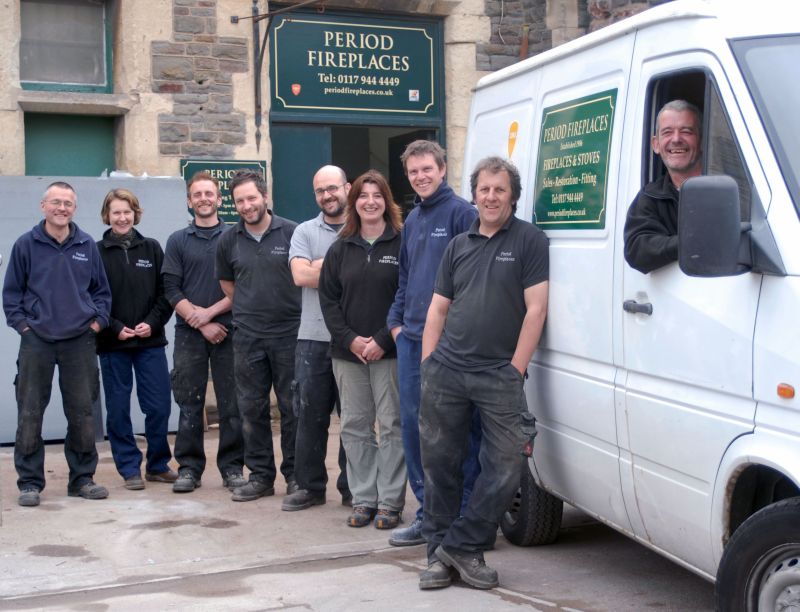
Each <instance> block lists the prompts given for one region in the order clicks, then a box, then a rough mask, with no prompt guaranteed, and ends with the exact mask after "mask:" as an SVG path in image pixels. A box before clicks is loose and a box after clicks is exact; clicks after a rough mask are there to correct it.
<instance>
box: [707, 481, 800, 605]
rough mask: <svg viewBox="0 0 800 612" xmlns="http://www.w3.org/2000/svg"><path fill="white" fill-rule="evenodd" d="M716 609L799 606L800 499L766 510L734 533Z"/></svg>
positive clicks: (721, 566)
mask: <svg viewBox="0 0 800 612" xmlns="http://www.w3.org/2000/svg"><path fill="white" fill-rule="evenodd" d="M715 597H716V608H717V610H725V612H757V611H758V610H796V609H798V608H800V497H791V498H789V499H784V500H782V501H779V502H776V503H774V504H771V505H769V506H767V507H766V508H762V509H761V510H759V511H758V512H756V513H755V514H753V515H752V516H751V517H750V518H748V519H747V520H746V521H745V522H744V523H742V524H741V526H740V527H739V528H738V529H737V530H736V531H735V532H734V534H733V537H732V538H731V539H730V541H729V542H728V545H727V546H726V547H725V552H724V553H723V555H722V560H721V561H720V564H719V569H718V570H717V584H716V588H715Z"/></svg>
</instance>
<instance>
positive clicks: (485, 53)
mask: <svg viewBox="0 0 800 612" xmlns="http://www.w3.org/2000/svg"><path fill="white" fill-rule="evenodd" d="M669 1H670V0H641V1H635V0H485V11H486V15H487V16H488V17H489V18H490V20H491V38H490V40H489V41H488V42H486V43H478V45H477V48H476V64H477V67H478V69H479V70H498V69H500V68H504V67H506V66H510V65H511V64H513V63H515V62H517V61H519V60H520V59H525V58H527V57H531V56H534V55H537V54H538V53H541V52H542V51H547V50H548V49H551V48H553V47H556V46H558V45H560V44H562V43H565V42H567V41H569V40H572V39H574V38H577V37H579V36H582V35H584V34H586V33H587V32H592V31H594V30H598V29H600V28H602V27H604V26H606V25H608V24H610V23H614V22H616V21H619V20H621V19H625V18H626V17H630V16H631V15H634V14H636V13H640V12H641V11H643V10H645V9H647V8H649V7H651V6H655V5H657V4H663V3H664V2H669Z"/></svg>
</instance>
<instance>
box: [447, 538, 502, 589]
mask: <svg viewBox="0 0 800 612" xmlns="http://www.w3.org/2000/svg"><path fill="white" fill-rule="evenodd" d="M436 556H437V557H439V559H441V560H442V563H444V564H445V565H446V566H448V567H452V568H453V569H455V570H457V571H458V575H459V576H461V580H463V581H464V582H466V583H467V584H468V585H470V586H474V587H475V588H476V589H493V588H494V587H496V586H497V585H498V584H499V583H498V581H497V572H496V571H494V570H493V569H492V568H491V567H488V566H487V565H486V562H485V561H484V560H483V553H482V552H467V551H461V550H455V549H452V548H451V549H450V550H446V549H445V548H444V546H439V547H438V548H437V549H436Z"/></svg>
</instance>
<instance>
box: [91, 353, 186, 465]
mask: <svg viewBox="0 0 800 612" xmlns="http://www.w3.org/2000/svg"><path fill="white" fill-rule="evenodd" d="M100 369H101V370H102V372H103V391H104V392H105V397H106V432H107V433H108V441H109V443H110V444H111V455H112V456H113V457H114V464H115V465H116V466H117V471H118V472H119V474H120V476H122V477H123V478H130V477H131V476H136V475H138V474H139V473H140V470H141V464H142V452H141V451H140V450H139V447H138V446H137V445H136V438H134V436H133V425H132V424H131V392H132V391H133V374H134V373H135V374H136V397H137V398H138V399H139V407H140V408H141V409H142V413H143V414H144V432H145V439H146V440H147V464H146V470H147V472H149V473H151V474H160V473H161V472H166V471H167V470H168V469H169V460H170V459H172V453H171V452H170V450H169V443H168V442H167V429H168V426H169V413H170V411H171V410H172V403H171V400H170V392H169V367H168V366H167V354H166V352H165V351H164V347H163V346H159V347H156V348H145V349H132V350H128V351H125V350H120V351H112V352H110V353H102V354H101V355H100Z"/></svg>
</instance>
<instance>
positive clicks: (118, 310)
mask: <svg viewBox="0 0 800 612" xmlns="http://www.w3.org/2000/svg"><path fill="white" fill-rule="evenodd" d="M97 248H98V249H99V250H100V258H101V259H102V260H103V267H104V268H105V270H106V276H108V284H109V285H110V286H111V321H110V323H109V326H108V327H107V328H106V329H104V330H103V331H101V332H100V334H99V335H98V337H97V352H98V353H108V352H111V351H120V350H131V349H142V348H154V347H157V346H165V345H166V344H167V337H166V334H165V333H164V326H165V325H166V324H167V321H169V318H170V317H171V316H172V306H170V305H169V302H168V301H167V299H166V298H165V297H164V283H163V281H162V279H161V264H162V262H163V261H164V251H162V250H161V245H160V244H158V241H156V240H154V239H153V238H145V237H144V236H142V235H141V234H140V233H139V232H137V231H136V230H133V238H132V239H131V244H130V247H128V248H127V249H125V248H124V247H123V246H122V245H121V244H120V243H119V242H118V241H116V240H114V239H113V238H112V237H111V230H110V229H109V230H107V231H106V232H105V234H103V239H102V240H100V241H98V242H97ZM139 323H147V324H148V325H149V326H150V327H151V328H152V333H151V335H150V337H148V338H139V337H134V338H130V339H128V340H124V341H123V340H120V339H119V338H118V335H119V332H120V331H122V328H123V327H130V328H131V329H133V328H134V327H136V325H138V324H139Z"/></svg>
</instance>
